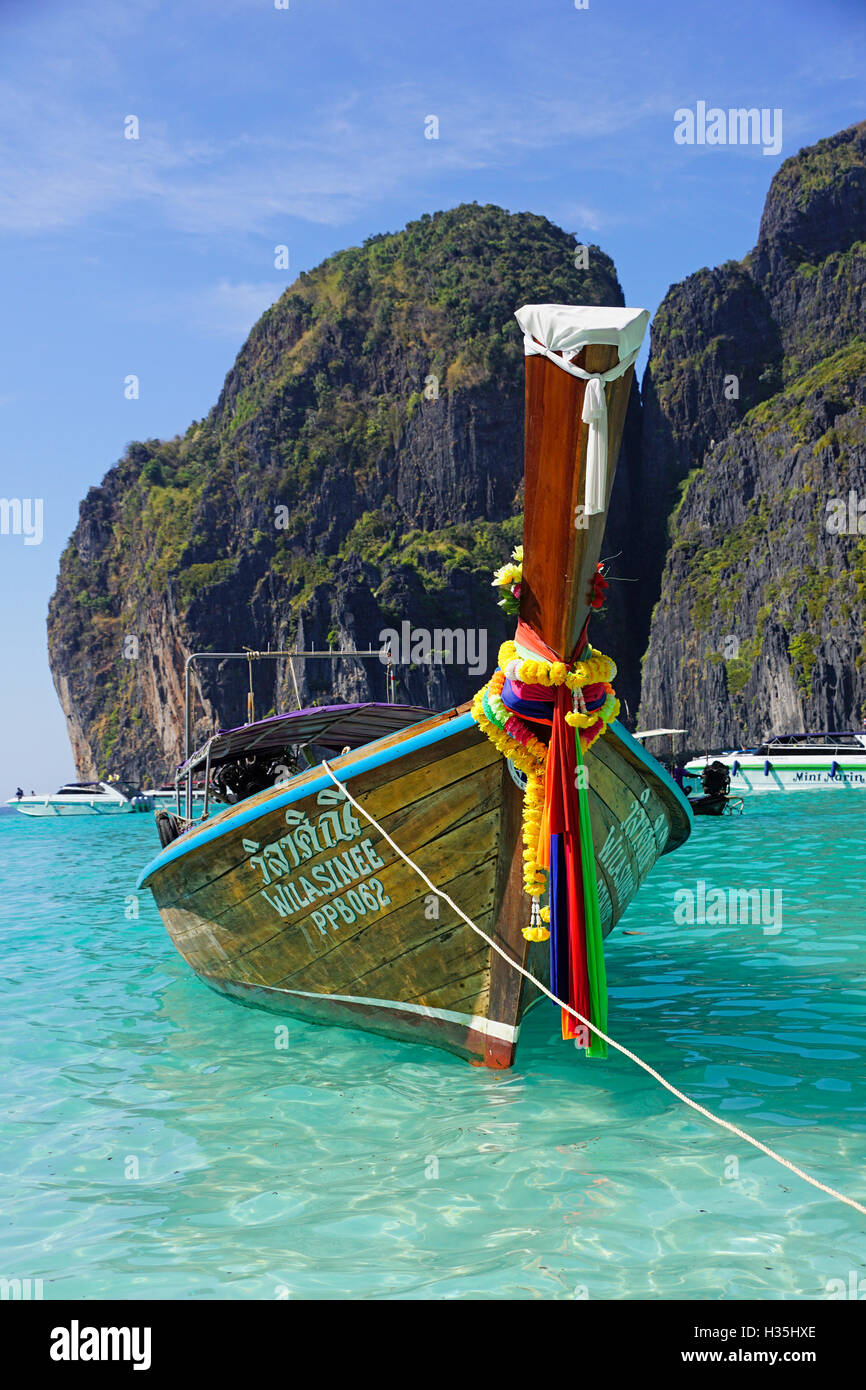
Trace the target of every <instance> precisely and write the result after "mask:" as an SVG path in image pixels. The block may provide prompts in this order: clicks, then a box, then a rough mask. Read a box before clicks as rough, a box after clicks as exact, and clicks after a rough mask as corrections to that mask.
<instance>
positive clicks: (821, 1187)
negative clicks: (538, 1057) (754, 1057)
mask: <svg viewBox="0 0 866 1390" xmlns="http://www.w3.org/2000/svg"><path fill="white" fill-rule="evenodd" d="M322 767H323V768H324V769H325V771H326V772H327V774H328V776H329V777H330V779H331V781H332V782H333V783H334V784H335V785H336V786H337V787H339V788H340V790H341V791H343V792H345V795H346V798H347V800H349V801H350V802H351V803H352V805H353V806H354V807H355V809H356V810H357V811H360V812H361V814H362V816H364V817H365V818H366V819H367V820H368V821H369V822H370V824H371V825H372V826H373V827H374V828H375V829H376V830H378V832H379V834H380V835H381V836H382V838H383V840H387V842H388V844H389V845H390V846H391V848H392V849H393V850H394V851H395V853H397V854H399V856H400V858H401V859H402V860H403V861H404V862H405V863H406V864H408V865H409V868H410V869H412V870H414V872H415V873H416V874H417V875H418V877H419V878H422V879H423V880H424V882H425V883H426V884H427V886H428V888H429V889H430V891H431V893H435V894H436V896H437V898H441V899H442V901H443V902H446V903H447V904H448V906H449V907H450V908H453V910H454V911H455V912H456V913H457V916H458V917H461V918H462V919H463V921H464V922H465V923H466V925H467V926H468V927H471V928H472V930H473V931H474V932H476V933H477V934H478V936H480V937H481V938H482V940H484V941H486V942H487V944H488V946H490V947H491V948H492V949H493V950H494V951H496V953H497V955H500V956H501V957H502V959H503V960H505V961H507V962H508V964H509V965H511V966H513V967H514V969H515V970H517V971H518V972H519V973H520V974H521V975H522V976H523V977H524V979H527V980H529V981H530V983H531V984H533V985H535V987H536V989H539V990H541V992H542V994H546V995H547V997H548V999H550V1000H551V1001H552V1002H553V1003H554V1004H556V1005H558V1006H559V1008H561V1009H565V1010H566V1011H567V1012H568V1013H570V1014H571V1016H572V1017H573V1018H576V1019H577V1021H578V1022H579V1023H582V1024H584V1026H585V1027H587V1028H590V1029H591V1030H592V1032H594V1033H596V1034H597V1035H598V1037H600V1038H603V1039H604V1041H605V1042H606V1043H608V1044H609V1045H610V1046H611V1047H614V1048H616V1050H617V1052H621V1053H622V1055H623V1056H624V1057H628V1059H629V1061H631V1062H634V1063H635V1064H636V1065H637V1066H639V1067H641V1068H643V1070H644V1071H645V1072H647V1073H648V1075H650V1076H651V1077H652V1078H653V1079H654V1080H655V1081H657V1082H658V1083H659V1085H660V1086H664V1088H665V1090H666V1091H670V1093H671V1095H672V1096H675V1097H676V1098H677V1100H681V1101H682V1102H683V1104H684V1105H688V1106H690V1107H691V1109H692V1110H696V1111H697V1113H698V1114H699V1115H703V1116H704V1118H705V1119H707V1120H711V1121H712V1122H713V1124H715V1125H720V1126H721V1128H722V1129H726V1130H728V1132H729V1133H730V1134H735V1135H736V1136H737V1138H738V1139H744V1140H745V1142H746V1143H747V1144H751V1145H752V1147H753V1148H755V1149H759V1150H760V1151H761V1153H764V1154H766V1155H767V1157H768V1158H772V1159H773V1161H774V1162H775V1163H780V1164H781V1165H782V1167H783V1168H787V1169H788V1171H789V1172H791V1173H795V1174H796V1176H797V1177H798V1178H802V1179H803V1181H804V1182H807V1183H810V1184H811V1186H812V1187H816V1188H817V1189H818V1191H819V1192H826V1193H827V1196H828V1197H835V1198H836V1200H837V1201H838V1202H844V1203H845V1205H846V1206H849V1207H853V1208H854V1210H855V1211H859V1212H861V1213H862V1215H863V1216H866V1206H863V1205H862V1204H861V1203H860V1202H855V1200H854V1198H853V1197H846V1196H845V1194H844V1193H843V1192H837V1191H836V1189H835V1187H829V1186H828V1185H827V1183H823V1182H820V1181H819V1180H818V1178H813V1177H811V1176H810V1174H809V1173H804V1172H803V1169H802V1168H798V1167H797V1165H796V1164H795V1163H792V1162H791V1161H790V1159H787V1158H784V1157H783V1156H782V1155H781V1154H778V1153H776V1151H775V1150H774V1149H771V1148H770V1147H769V1146H768V1145H767V1144H762V1143H761V1141H760V1139H755V1138H754V1136H753V1135H751V1134H747V1133H746V1131H745V1130H744V1129H740V1127H739V1125H732V1124H731V1123H730V1121H729V1120H723V1119H722V1118H721V1116H720V1115H714V1114H713V1112H712V1110H708V1109H707V1108H706V1106H705V1105H701V1104H699V1102H698V1101H696V1100H692V1098H691V1096H687V1095H686V1094H685V1093H684V1092H683V1091H680V1090H678V1089H677V1087H676V1086H674V1085H673V1084H672V1083H671V1082H670V1081H666V1080H665V1078H664V1077H663V1076H662V1075H661V1073H660V1072H657V1071H656V1069H655V1067H651V1066H650V1064H649V1062H645V1061H644V1060H643V1059H642V1058H641V1057H638V1055H637V1053H635V1052H632V1051H631V1050H630V1049H629V1048H627V1047H623V1045H622V1043H618V1042H617V1041H616V1039H615V1038H611V1037H609V1036H608V1035H607V1033H603V1032H602V1030H601V1029H600V1028H599V1027H597V1026H596V1024H594V1023H590V1021H589V1019H588V1018H584V1017H583V1015H582V1014H579V1013H578V1012H577V1009H573V1008H572V1007H571V1005H570V1004H566V1003H564V1002H563V1000H562V999H558V998H557V997H556V995H555V994H554V993H553V992H552V991H551V990H549V989H548V988H547V986H546V985H545V984H542V982H541V980H538V979H536V977H535V976H534V975H533V974H532V973H531V971H529V970H526V969H525V968H524V967H523V966H522V965H521V964H520V963H519V962H518V961H516V960H514V959H513V958H512V957H511V956H510V955H509V954H508V952H507V951H504V950H503V949H502V947H501V946H500V945H499V944H498V942H496V941H494V940H493V938H492V937H490V936H488V935H487V933H486V931H484V930H483V929H482V928H481V927H479V926H478V923H477V922H473V921H472V918H471V917H467V915H466V913H465V912H464V911H463V909H462V908H460V907H458V906H457V904H456V903H455V901H454V899H453V898H450V897H449V896H448V894H447V893H444V892H443V891H442V889H441V888H437V887H436V884H435V883H433V882H432V881H431V880H430V879H429V878H428V877H427V875H426V874H425V872H424V870H423V869H421V868H419V867H418V865H417V864H416V863H415V862H414V860H412V859H410V857H409V855H408V854H406V853H404V851H403V850H402V849H401V848H400V846H399V845H398V844H397V843H396V842H395V841H394V840H392V839H391V836H390V835H389V834H388V832H387V830H385V829H384V828H383V827H382V826H381V825H380V824H379V822H378V821H377V820H376V818H375V817H374V816H371V815H370V812H369V811H368V810H366V808H365V807H364V806H362V805H361V803H360V802H359V801H356V799H355V797H354V796H353V795H352V793H351V792H350V791H349V788H348V787H347V786H346V784H345V782H341V781H340V779H339V777H338V776H337V775H336V773H335V772H334V770H333V768H332V767H331V766H330V764H329V763H328V762H327V761H323V762H322Z"/></svg>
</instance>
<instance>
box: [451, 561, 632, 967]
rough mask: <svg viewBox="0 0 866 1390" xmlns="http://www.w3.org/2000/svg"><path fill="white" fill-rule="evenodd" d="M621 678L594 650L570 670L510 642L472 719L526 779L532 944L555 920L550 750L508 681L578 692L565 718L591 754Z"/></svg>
mask: <svg viewBox="0 0 866 1390" xmlns="http://www.w3.org/2000/svg"><path fill="white" fill-rule="evenodd" d="M515 555H516V552H515ZM522 558H523V557H522V548H521V553H520V559H521V560H522ZM513 568H514V567H513V566H508V565H505V566H503V568H502V569H501V570H499V571H497V580H496V581H494V582H497V583H499V582H504V581H500V579H499V576H502V575H505V574H506V572H507V571H510V570H513ZM615 675H616V666H615V664H614V662H613V661H612V660H611V659H610V657H607V656H603V655H602V653H601V652H599V651H596V650H595V648H593V647H590V655H589V657H588V658H587V659H586V660H584V661H576V662H575V663H574V664H573V665H572V666H570V667H569V666H567V665H566V664H565V662H563V661H552V662H551V661H543V660H541V659H538V658H533V657H521V656H520V655H519V654H518V651H517V647H516V645H515V644H514V642H504V643H503V644H502V646H501V647H500V649H499V667H498V669H497V670H496V671H495V672H494V674H493V675H492V676H491V678H490V680H489V681H488V682H487V684H486V685H485V686H483V687H482V689H481V690H479V691H478V694H477V695H476V696H475V699H474V700H473V702H472V718H473V719H474V720H475V722H476V724H477V725H478V727H479V728H480V729H481V731H482V732H483V733H484V734H486V735H487V737H488V738H489V739H490V741H491V743H492V744H493V745H494V747H495V748H496V749H497V751H498V752H500V753H501V754H502V756H503V757H504V758H510V759H511V761H512V762H513V763H514V765H515V767H517V768H519V770H520V771H521V772H523V773H525V775H526V791H525V792H524V797H523V845H524V849H523V886H524V891H525V892H526V893H527V894H528V895H529V897H530V898H531V899H532V909H531V914H530V923H529V926H528V927H524V929H523V935H524V936H525V937H526V939H527V940H528V941H546V940H547V938H548V937H549V935H550V932H549V931H548V930H547V927H546V926H545V925H544V923H546V922H549V921H550V909H549V908H547V907H545V908H542V907H540V904H539V899H540V897H541V896H542V895H543V894H544V893H545V892H546V891H547V874H546V872H545V870H543V869H541V868H539V866H538V845H539V832H540V829H541V821H542V816H543V810H544V797H545V787H544V777H545V768H546V764H547V747H546V745H545V744H544V743H542V742H541V740H540V739H538V738H537V737H536V736H535V734H534V733H533V732H532V730H531V729H530V728H529V726H528V725H527V724H526V723H525V722H524V720H523V719H521V718H520V716H519V715H517V714H515V713H513V711H511V710H509V709H508V707H507V705H506V704H505V703H504V701H503V699H502V692H503V689H504V687H505V683H506V681H513V682H517V683H518V684H519V685H526V686H541V687H544V688H550V689H553V688H555V687H557V686H562V685H564V686H565V687H566V688H567V689H568V690H570V691H571V692H572V695H573V698H574V703H575V708H574V710H573V711H572V712H570V713H568V714H566V716H565V719H566V723H568V724H569V725H571V727H572V728H576V729H578V730H579V731H580V733H579V738H580V747H581V751H582V752H584V753H585V752H586V751H587V750H588V749H589V748H591V747H592V745H593V744H594V743H595V741H596V739H598V738H600V737H601V735H602V734H603V733H604V731H605V729H606V728H607V726H608V724H610V723H611V721H612V720H614V719H616V717H617V715H618V714H619V700H618V699H617V698H616V695H615V693H614V689H613V686H612V685H611V684H610V682H611V680H612V679H613V677H614V676H615ZM589 686H595V687H601V688H602V689H603V691H604V692H605V698H604V701H603V703H602V704H601V706H600V707H599V708H596V709H592V710H587V709H586V707H585V704H584V698H583V693H582V692H583V690H584V689H585V688H586V687H589Z"/></svg>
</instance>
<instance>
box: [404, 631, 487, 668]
mask: <svg viewBox="0 0 866 1390" xmlns="http://www.w3.org/2000/svg"><path fill="white" fill-rule="evenodd" d="M379 641H380V642H381V643H382V650H381V651H380V653H379V660H380V661H381V662H382V665H383V666H388V665H396V666H413V665H414V666H465V667H466V669H467V670H468V672H469V674H470V675H471V676H480V675H482V674H483V673H484V672H485V671H486V670H487V631H486V629H485V628H472V627H468V628H462V627H458V628H450V627H437V628H434V629H433V630H432V632H431V631H430V630H429V628H426V627H412V625H411V623H409V622H403V623H401V624H400V631H399V632H398V631H397V629H396V628H395V627H386V628H383V629H382V631H381V632H380V633H379Z"/></svg>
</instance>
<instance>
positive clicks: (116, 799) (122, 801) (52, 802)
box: [6, 782, 152, 816]
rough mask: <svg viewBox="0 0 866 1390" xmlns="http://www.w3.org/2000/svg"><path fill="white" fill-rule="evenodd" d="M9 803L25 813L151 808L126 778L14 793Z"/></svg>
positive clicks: (105, 813)
mask: <svg viewBox="0 0 866 1390" xmlns="http://www.w3.org/2000/svg"><path fill="white" fill-rule="evenodd" d="M6 804H7V806H14V807H15V809H16V810H18V811H21V813H22V814H23V815H25V816H117V815H128V814H129V813H130V812H132V811H150V810H151V809H152V806H151V803H150V801H148V799H147V797H146V796H142V795H141V794H140V793H139V792H137V791H136V790H135V788H134V787H131V786H130V785H129V783H127V782H66V783H65V784H64V786H62V787H61V788H60V790H59V791H56V792H53V793H49V792H46V793H45V794H44V795H40V796H35V795H31V796H13V797H12V798H11V800H9V801H7V803H6Z"/></svg>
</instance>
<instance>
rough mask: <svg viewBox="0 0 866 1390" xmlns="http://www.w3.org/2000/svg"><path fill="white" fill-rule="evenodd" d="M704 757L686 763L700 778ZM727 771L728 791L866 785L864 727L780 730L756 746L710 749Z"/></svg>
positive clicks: (865, 787)
mask: <svg viewBox="0 0 866 1390" xmlns="http://www.w3.org/2000/svg"><path fill="white" fill-rule="evenodd" d="M710 760H711V755H710V754H707V756H706V758H693V759H692V761H691V762H688V763H686V766H685V776H686V777H687V778H700V775H701V773H702V772H703V770H704V767H705V766H706V763H707V762H709V761H710ZM712 761H715V762H719V763H722V764H723V765H724V766H725V767H727V768H729V770H730V774H731V792H739V793H740V794H741V795H742V794H743V793H745V792H780V791H784V792H787V791H820V790H828V791H829V790H835V791H840V790H841V791H846V790H847V791H852V790H856V789H858V788H859V789H860V790H861V791H866V733H858V732H856V731H851V732H847V733H813V734H781V735H779V736H778V737H777V738H771V739H768V740H767V742H766V743H762V744H761V745H760V747H759V748H740V749H737V750H731V751H728V752H726V753H714V754H712Z"/></svg>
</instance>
